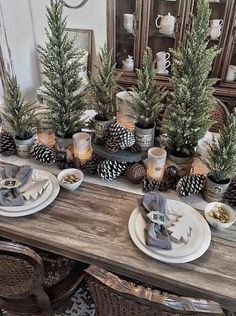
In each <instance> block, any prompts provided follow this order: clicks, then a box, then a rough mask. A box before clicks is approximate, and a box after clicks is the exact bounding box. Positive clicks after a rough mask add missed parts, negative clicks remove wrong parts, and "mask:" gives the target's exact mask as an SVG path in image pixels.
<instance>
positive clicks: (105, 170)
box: [97, 159, 127, 181]
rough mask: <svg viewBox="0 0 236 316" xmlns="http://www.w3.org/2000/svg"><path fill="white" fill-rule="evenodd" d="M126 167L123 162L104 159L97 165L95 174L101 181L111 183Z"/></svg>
mask: <svg viewBox="0 0 236 316" xmlns="http://www.w3.org/2000/svg"><path fill="white" fill-rule="evenodd" d="M126 166H127V164H126V163H125V162H118V161H112V160H110V159H106V160H103V161H102V162H100V163H99V165H98V168H97V172H98V175H99V176H100V177H101V178H102V179H103V180H106V181H111V180H113V179H115V178H117V177H118V176H120V175H121V174H122V173H123V172H124V171H125V169H126Z"/></svg>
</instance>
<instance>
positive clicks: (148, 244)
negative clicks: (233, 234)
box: [128, 192, 211, 263]
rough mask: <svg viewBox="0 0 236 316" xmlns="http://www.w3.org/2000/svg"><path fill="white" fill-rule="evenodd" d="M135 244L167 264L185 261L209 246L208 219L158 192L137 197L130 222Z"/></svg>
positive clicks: (197, 256) (199, 254) (193, 258)
mask: <svg viewBox="0 0 236 316" xmlns="http://www.w3.org/2000/svg"><path fill="white" fill-rule="evenodd" d="M128 229H129V234H130V237H131V239H132V241H133V242H134V244H135V245H136V246H137V247H138V248H139V250H141V251H142V252H143V253H145V254H146V255H148V256H150V257H152V258H154V259H157V260H159V261H162V262H167V263H184V262H190V261H193V260H195V259H197V258H199V257H200V256H202V255H203V254H204V253H205V252H206V251H207V249H208V248H209V246H210V242H211V230H210V228H209V226H208V223H207V221H206V220H205V218H204V217H203V216H202V215H201V214H200V213H199V212H198V211H197V210H195V209H194V208H192V207H191V206H189V205H188V204H186V203H183V202H181V201H176V200H170V199H166V198H165V197H164V196H163V195H162V194H161V193H159V192H151V193H147V194H145V195H144V196H143V197H142V198H140V199H138V205H137V207H136V208H135V210H134V211H133V212H132V214H131V216H130V218H129V223H128Z"/></svg>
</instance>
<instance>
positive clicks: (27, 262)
mask: <svg viewBox="0 0 236 316" xmlns="http://www.w3.org/2000/svg"><path fill="white" fill-rule="evenodd" d="M42 257H43V259H44V261H43V259H42ZM42 257H41V256H39V255H38V254H37V253H36V252H35V251H33V250H32V249H30V248H28V247H26V246H23V245H19V244H16V243H12V242H6V241H0V309H1V308H2V309H5V310H6V311H8V312H9V313H13V314H21V315H31V316H32V315H43V316H52V315H54V310H56V309H58V308H59V307H60V306H62V305H63V304H64V303H65V301H66V300H67V299H68V298H69V297H70V296H71V295H72V294H73V293H74V292H75V290H76V288H77V287H78V285H79V284H80V282H81V281H82V272H83V270H84V269H85V268H86V267H87V266H88V265H85V264H83V263H77V262H74V261H73V260H70V259H67V258H64V257H60V256H56V255H52V254H49V253H46V252H43V253H42ZM0 314H1V312H0Z"/></svg>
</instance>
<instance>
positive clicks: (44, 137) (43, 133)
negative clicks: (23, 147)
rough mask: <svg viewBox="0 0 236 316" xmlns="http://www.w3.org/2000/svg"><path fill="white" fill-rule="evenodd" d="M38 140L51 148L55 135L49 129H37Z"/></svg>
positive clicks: (54, 141)
mask: <svg viewBox="0 0 236 316" xmlns="http://www.w3.org/2000/svg"><path fill="white" fill-rule="evenodd" d="M38 141H39V143H41V144H44V145H47V146H48V147H49V148H51V149H52V148H54V146H55V144H56V136H55V134H54V132H53V131H52V130H50V129H41V130H39V131H38Z"/></svg>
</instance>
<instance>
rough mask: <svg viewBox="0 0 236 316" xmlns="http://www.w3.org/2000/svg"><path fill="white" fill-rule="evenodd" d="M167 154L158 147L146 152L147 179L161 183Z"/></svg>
mask: <svg viewBox="0 0 236 316" xmlns="http://www.w3.org/2000/svg"><path fill="white" fill-rule="evenodd" d="M166 156H167V152H166V151H165V150H164V149H162V148H160V147H153V148H150V149H149V150H148V161H147V175H148V177H150V178H152V179H155V180H157V181H161V180H162V179H163V175H164V171H165V163H166Z"/></svg>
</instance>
